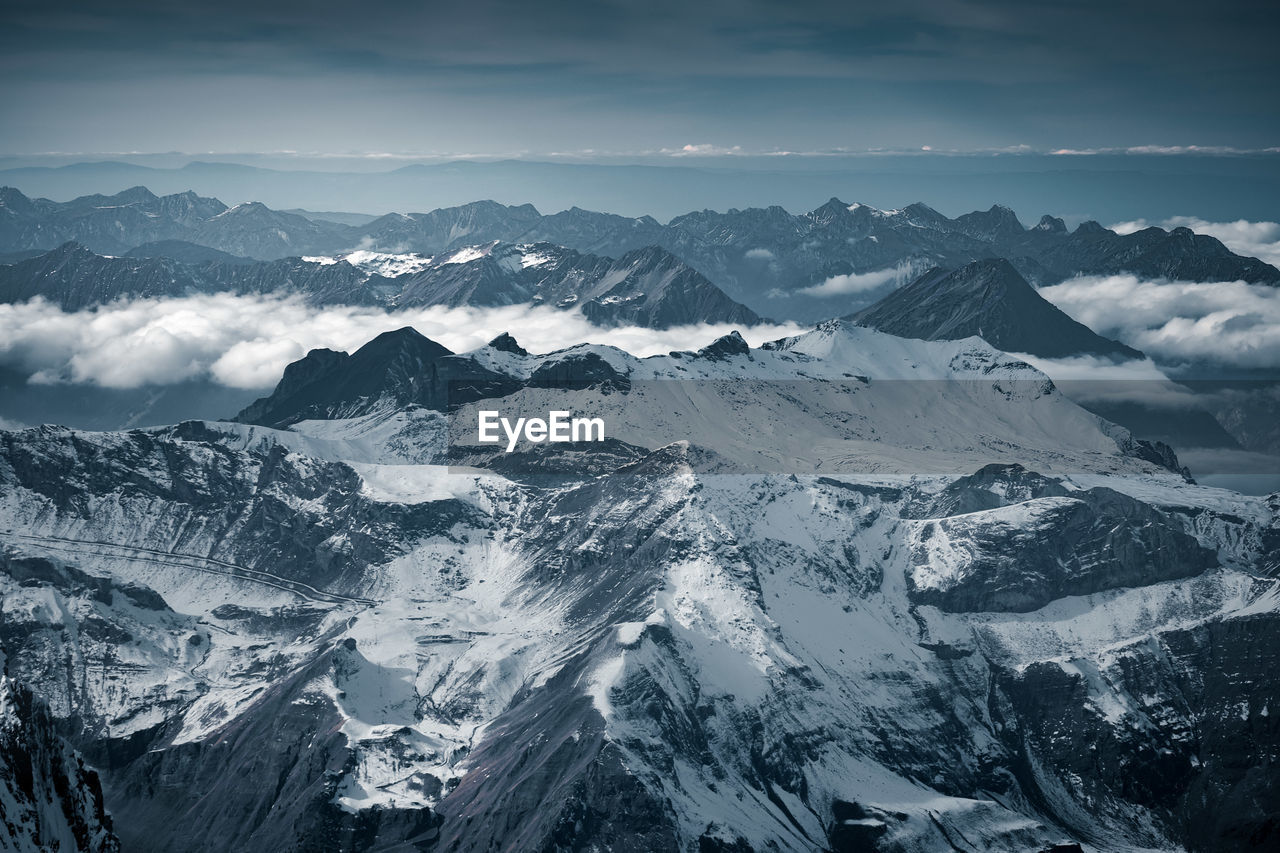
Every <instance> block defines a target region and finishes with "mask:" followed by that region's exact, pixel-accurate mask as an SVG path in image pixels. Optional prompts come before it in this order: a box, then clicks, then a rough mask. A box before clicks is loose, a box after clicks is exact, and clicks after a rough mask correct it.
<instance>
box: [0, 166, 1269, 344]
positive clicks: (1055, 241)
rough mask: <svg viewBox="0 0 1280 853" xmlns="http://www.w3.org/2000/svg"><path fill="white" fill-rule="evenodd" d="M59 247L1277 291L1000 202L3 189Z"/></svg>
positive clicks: (1197, 239) (1148, 235)
mask: <svg viewBox="0 0 1280 853" xmlns="http://www.w3.org/2000/svg"><path fill="white" fill-rule="evenodd" d="M68 240H75V241H78V242H80V243H82V244H83V245H85V246H87V247H88V248H90V249H92V250H93V251H95V252H100V253H106V254H124V253H125V252H127V251H129V250H130V249H131V248H133V247H134V246H138V245H140V244H144V243H152V242H155V241H160V240H179V241H187V242H192V243H197V244H200V245H203V246H208V247H211V248H214V249H218V250H220V251H224V252H229V253H231V254H235V255H247V256H250V257H255V258H262V259H265V260H271V259H278V258H283V257H292V256H329V257H333V256H340V255H350V254H351V253H352V252H361V251H363V252H375V253H380V254H391V255H406V254H410V255H411V254H418V255H426V256H437V255H440V254H442V253H446V252H457V251H461V250H465V249H467V248H469V247H475V246H481V245H486V244H493V243H507V244H531V243H550V244H553V245H556V246H563V247H566V248H569V249H573V250H575V251H577V252H583V253H587V254H589V255H597V256H604V257H609V258H622V257H624V256H626V255H628V253H630V252H634V251H637V250H641V249H649V248H650V247H654V246H657V247H661V248H662V249H665V250H666V251H667V252H670V253H671V254H672V255H674V256H675V257H676V258H679V259H680V261H682V262H683V263H685V264H687V265H688V266H689V267H691V268H692V269H693V270H696V271H697V273H699V274H701V275H702V276H704V277H705V278H706V279H708V280H709V281H711V282H714V283H715V285H716V286H718V287H720V288H722V289H723V290H724V292H725V293H727V294H728V296H729V298H730V299H732V300H734V301H736V302H739V303H742V304H743V305H746V306H747V307H748V308H749V309H750V310H752V311H754V312H756V313H757V314H759V315H761V316H767V317H775V318H779V319H789V320H798V321H803V322H816V321H819V320H824V319H828V318H830V317H834V316H843V315H846V314H849V313H851V312H853V311H855V310H858V309H861V308H865V307H867V306H868V305H870V304H871V303H872V302H874V301H875V300H876V298H877V297H878V296H880V295H883V293H885V292H887V291H888V289H889V288H890V286H891V285H893V284H904V283H906V281H908V280H910V279H911V278H913V277H914V274H919V273H921V272H923V271H925V270H928V269H932V268H934V267H945V268H949V269H956V268H959V267H963V266H965V265H966V264H969V263H971V262H973V261H977V260H982V259H986V258H992V257H998V258H1007V259H1008V260H1009V262H1010V263H1011V264H1013V266H1014V267H1015V268H1016V269H1017V270H1018V272H1019V273H1021V274H1022V275H1023V276H1024V277H1025V278H1026V279H1027V280H1028V281H1029V282H1031V283H1032V284H1033V285H1035V286H1043V285H1047V284H1054V283H1057V282H1061V281H1063V280H1065V279H1067V278H1070V277H1072V276H1074V275H1080V274H1087V275H1109V274H1114V273H1121V272H1128V273H1133V274H1135V275H1138V276H1141V277H1143V278H1152V279H1158V278H1167V279H1177V280H1184V281H1234V280H1241V281H1247V282H1254V283H1264V284H1280V270H1277V269H1276V268H1275V267H1273V266H1271V265H1270V264H1266V263H1263V262H1262V261H1260V260H1257V259H1256V258H1246V257H1241V256H1239V255H1235V254H1233V253H1232V252H1231V251H1229V250H1228V249H1227V248H1226V247H1225V246H1224V245H1223V244H1222V243H1221V242H1219V241H1218V240H1217V239H1215V238H1213V237H1209V236H1207V235H1201V234H1195V233H1193V232H1192V231H1190V230H1188V229H1186V228H1175V229H1173V230H1172V231H1165V230H1163V229H1161V228H1155V227H1152V228H1146V229H1143V230H1141V231H1137V232H1134V233H1132V234H1123V235H1122V234H1117V233H1115V232H1113V231H1110V230H1108V229H1106V228H1103V227H1102V226H1101V225H1099V224H1098V223H1096V222H1085V223H1083V224H1081V225H1080V226H1079V227H1077V228H1076V229H1075V230H1074V231H1070V232H1068V230H1067V228H1066V226H1065V223H1063V222H1062V220H1061V219H1057V218H1055V217H1053V216H1049V215H1046V216H1044V217H1042V218H1041V219H1040V221H1039V223H1038V224H1037V225H1036V226H1034V227H1032V228H1026V227H1024V226H1023V225H1022V223H1021V222H1020V221H1019V220H1018V218H1017V216H1016V215H1015V214H1014V213H1013V211H1012V210H1010V209H1009V208H1007V207H1003V206H1001V205H994V206H992V207H991V208H990V209H989V210H986V211H975V212H973V213H967V214H964V215H962V216H959V217H957V218H955V219H951V218H949V217H947V216H944V215H943V214H941V213H939V212H938V211H936V210H933V209H931V208H929V207H928V206H926V205H924V204H921V203H916V204H911V205H908V206H907V207H905V208H903V209H901V210H878V209H876V208H873V207H870V206H867V205H863V204H856V203H855V204H846V203H845V202H843V201H840V200H839V199H835V198H833V199H831V200H830V201H828V202H827V203H826V204H824V205H822V206H820V207H818V208H817V209H815V210H813V211H810V212H808V213H804V214H799V215H795V214H791V213H788V212H787V211H786V210H783V209H782V208H780V207H769V208H752V209H747V210H736V209H733V210H729V211H727V212H723V213H721V212H715V211H709V210H707V211H699V212H692V213H688V214H684V215H682V216H677V217H676V218H674V219H672V220H671V221H670V222H669V223H667V224H665V225H663V224H661V223H659V222H658V221H657V220H654V219H653V218H651V217H638V218H633V217H624V216H617V215H614V214H609V213H597V212H593V211H587V210H581V209H579V208H572V209H570V210H566V211H561V212H559V213H555V214H550V215H543V214H541V213H539V212H538V211H537V210H536V209H535V208H534V207H533V206H531V205H527V204H525V205H517V206H507V205H502V204H499V203H497V202H494V201H479V202H473V203H471V204H466V205H461V206H459V207H452V208H443V209H439V210H435V211H432V212H430V213H411V214H399V213H392V214H387V215H385V216H381V217H379V218H377V219H375V220H373V221H372V222H368V223H365V224H362V225H342V224H338V223H335V222H327V221H324V220H312V219H307V218H305V217H302V216H298V215H296V214H291V213H285V212H282V211H273V210H270V209H269V208H267V207H265V206H264V205H262V204H259V203H252V202H251V203H246V204H241V205H237V206H235V207H233V208H229V209H228V208H226V206H225V205H223V204H222V203H221V202H219V201H217V200H216V199H200V198H199V197H196V196H194V195H192V194H191V193H184V194H182V195H180V196H165V197H163V198H157V197H156V196H154V195H152V194H151V193H150V192H148V191H147V190H146V189H145V188H142V187H135V188H134V189H131V190H126V191H125V192H123V193H120V194H118V195H116V196H111V197H105V196H86V197H84V198H80V199H76V200H74V201H71V202H66V203H64V204H59V203H55V202H51V201H48V200H46V199H34V200H33V199H29V198H27V197H26V196H24V195H23V194H22V193H20V192H18V191H17V190H14V189H12V188H4V189H3V190H0V252H17V251H23V250H29V249H52V248H54V247H56V246H58V245H61V244H62V243H64V242H66V241H68ZM174 251H175V252H179V253H180V254H182V255H183V256H189V255H190V251H189V250H179V249H176V248H175V250H174ZM379 272H381V270H379Z"/></svg>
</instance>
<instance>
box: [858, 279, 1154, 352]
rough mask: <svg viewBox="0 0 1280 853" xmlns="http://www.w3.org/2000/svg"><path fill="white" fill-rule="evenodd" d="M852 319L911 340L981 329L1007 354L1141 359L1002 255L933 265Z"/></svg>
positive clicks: (943, 337) (956, 336)
mask: <svg viewBox="0 0 1280 853" xmlns="http://www.w3.org/2000/svg"><path fill="white" fill-rule="evenodd" d="M848 319H850V320H852V321H853V322H855V323H857V324H859V325H862V326H869V327H871V328H874V329H879V330H880V331H882V332H888V333H889V334H891V335H899V336H900V337H906V338H921V339H923V340H930V341H933V340H955V339H959V338H967V337H970V336H973V335H976V336H978V337H981V338H983V339H984V340H986V341H987V342H988V343H990V344H991V345H992V346H995V347H998V348H999V349H1002V350H1005V351H1007V352H1023V353H1030V354H1032V355H1039V356H1044V357H1046V358H1056V357H1063V356H1070V355H1102V356H1111V357H1116V358H1141V357H1142V353H1140V352H1138V351H1137V350H1135V349H1133V348H1132V347H1128V346H1125V345H1124V344H1122V343H1119V342H1117V341H1113V340H1110V339H1108V338H1104V337H1102V336H1101V335H1099V334H1097V333H1095V332H1093V331H1092V330H1091V329H1089V328H1088V327H1087V326H1085V325H1083V324H1082V323H1078V322H1076V321H1075V320H1073V319H1071V318H1070V317H1068V316H1067V315H1066V314H1065V313H1064V312H1063V311H1061V310H1060V309H1059V308H1057V307H1055V306H1054V305H1052V304H1051V303H1050V302H1049V301H1048V300H1046V299H1045V298H1044V297H1042V296H1041V295H1040V294H1038V293H1036V290H1035V288H1033V287H1032V286H1031V285H1030V284H1028V283H1027V280H1026V279H1024V278H1023V277H1022V276H1021V275H1020V274H1019V273H1018V271H1017V270H1016V269H1015V268H1014V267H1013V265H1012V264H1011V263H1009V262H1008V261H1006V260H1004V259H1000V258H992V259H987V260H981V261H974V262H973V263H971V264H967V265H966V266H964V267H961V268H960V269H958V270H947V269H934V270H931V271H929V272H927V273H925V274H924V275H922V276H920V278H918V279H916V280H915V281H913V282H912V283H911V284H908V285H907V286H905V287H902V288H899V289H898V290H895V291H894V292H893V293H890V294H889V295H888V296H886V297H885V298H884V299H882V300H881V301H879V302H877V303H876V304H875V305H873V306H871V307H870V308H866V309H864V310H862V311H859V312H857V313H856V314H853V315H851V316H850V317H849V318H848Z"/></svg>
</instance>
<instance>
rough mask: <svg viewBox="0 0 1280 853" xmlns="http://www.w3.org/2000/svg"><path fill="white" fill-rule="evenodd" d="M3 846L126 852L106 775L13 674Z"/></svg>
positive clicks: (3, 763) (0, 684)
mask: <svg viewBox="0 0 1280 853" xmlns="http://www.w3.org/2000/svg"><path fill="white" fill-rule="evenodd" d="M3 658H4V653H3V651H0V660H3ZM0 848H2V849H4V850H12V851H15V853H37V851H39V852H40V853H43V851H60V853H61V851H67V853H119V850H120V842H119V840H118V839H117V838H116V836H115V834H114V833H113V832H112V822H111V818H110V817H109V816H108V815H107V812H106V809H105V808H104V806H103V799H102V786H101V784H100V783H99V781H98V774H97V773H95V772H94V771H93V770H91V769H90V768H88V767H87V766H85V762H84V759H83V757H82V756H81V755H80V754H79V753H77V752H76V751H75V750H74V749H72V748H71V747H70V746H69V745H68V744H67V743H66V742H65V741H64V740H63V739H62V737H61V736H60V735H59V733H58V727H57V722H56V721H55V719H54V718H53V716H52V715H51V714H50V713H49V709H48V708H47V707H46V706H45V703H44V702H43V701H42V700H41V699H40V698H39V697H38V696H36V695H35V694H34V693H32V691H31V690H30V689H28V688H27V687H25V686H23V685H21V684H17V683H15V682H14V681H13V680H11V679H10V678H9V676H8V674H7V673H6V674H5V675H0Z"/></svg>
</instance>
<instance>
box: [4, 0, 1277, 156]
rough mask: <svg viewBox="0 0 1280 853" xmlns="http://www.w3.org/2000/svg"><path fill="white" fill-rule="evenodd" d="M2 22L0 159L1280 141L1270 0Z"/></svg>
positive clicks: (25, 15)
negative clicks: (141, 154) (73, 154)
mask: <svg viewBox="0 0 1280 853" xmlns="http://www.w3.org/2000/svg"><path fill="white" fill-rule="evenodd" d="M0 14H2V15H3V26H0V78H2V79H3V81H4V82H3V83H2V84H0V108H2V110H3V118H4V120H3V122H0V152H3V153H34V152H45V151H64V152H117V151H186V152H210V151H212V152H230V151H240V152H246V151H279V150H290V151H305V152H315V151H319V152H334V153H344V152H371V153H377V152H396V153H405V154H440V155H465V154H482V155H517V156H525V157H545V156H550V155H553V154H557V153H558V154H566V153H574V154H581V153H583V152H588V156H603V155H607V154H610V153H617V154H627V153H633V152H669V153H678V152H686V151H687V153H699V152H714V151H720V150H734V149H735V148H736V150H739V151H743V152H760V151H774V150H788V151H796V152H822V151H830V150H833V149H852V150H855V151H861V150H865V149H872V148H890V149H904V150H921V149H923V148H924V147H925V146H929V147H931V148H933V149H934V150H947V149H957V150H985V149H1004V148H1014V147H1016V146H1030V147H1031V148H1033V149H1036V150H1039V151H1052V150H1056V149H1064V148H1065V149H1077V150H1079V149H1098V148H1126V147H1131V146H1148V145H1155V146H1215V147H1227V148H1235V149H1262V148H1269V147H1273V146H1277V145H1280V133H1278V131H1280V110H1277V109H1276V105H1277V104H1278V103H1280V97H1278V95H1280V93H1278V92H1277V80H1280V60H1278V59H1277V57H1278V56H1280V51H1278V50H1277V38H1276V37H1277V13H1276V11H1275V3H1274V0H1246V2H1236V0H1226V2H1218V3H1205V2H1203V0H1196V2H1187V0H1165V2H1159V3H1127V4H1125V3H1117V2H1113V0H1104V1H1103V2H1099V1H1098V0H1084V2H1037V0H981V2H961V0H897V2H894V3H880V4H875V5H874V6H872V5H871V4H862V3H857V2H849V0H837V2H802V3H768V2H753V1H752V0H748V1H747V2H741V1H740V0H735V2H724V0H698V2H690V1H689V0H657V1H656V2H648V3H639V2H633V0H626V1H625V2H620V1H619V0H604V2H593V3H583V2H574V3H570V2H554V0H553V1H552V2H547V0H539V2H530V0H465V2H450V3H435V2H425V3H423V2H416V3H396V2H385V0H381V2H365V3H351V2H341V3H338V2H331V0H308V2H294V0H285V2H262V1H261V0H256V2H245V0H230V2H225V0H224V2H220V3H217V4H212V3H210V4H193V3H182V2H171V0H118V2H111V3H103V2H98V0H92V2H87V0H75V1H74V2H63V3H56V2H55V3H50V2H48V0H34V1H33V0H20V1H19V2H13V0H7V1H6V2H5V4H4V7H3V11H2V12H0ZM686 146H695V147H691V148H688V149H686ZM696 146H705V147H701V148H699V147H696ZM590 152H594V155H592V154H591V153H590Z"/></svg>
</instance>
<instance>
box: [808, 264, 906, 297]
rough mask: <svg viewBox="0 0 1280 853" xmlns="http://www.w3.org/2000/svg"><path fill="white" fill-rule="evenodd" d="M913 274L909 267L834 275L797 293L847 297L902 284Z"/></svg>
mask: <svg viewBox="0 0 1280 853" xmlns="http://www.w3.org/2000/svg"><path fill="white" fill-rule="evenodd" d="M910 274H911V268H910V267H907V266H896V267H886V268H885V269H882V270H873V271H872V272H863V273H850V274H849V275H833V276H831V277H830V278H828V279H827V280H826V281H823V282H821V283H820V284H813V285H810V286H809V287H802V288H800V289H799V290H798V291H796V292H797V293H803V294H804V295H805V296H817V297H819V298H825V297H830V296H847V295H848V294H850V293H866V292H867V291H869V290H876V289H878V288H881V287H884V286H885V285H886V284H889V283H890V282H895V283H898V284H901V283H903V282H905V281H906V279H907V278H908V277H909V276H910Z"/></svg>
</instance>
